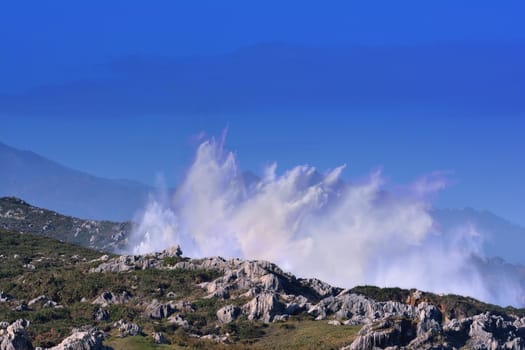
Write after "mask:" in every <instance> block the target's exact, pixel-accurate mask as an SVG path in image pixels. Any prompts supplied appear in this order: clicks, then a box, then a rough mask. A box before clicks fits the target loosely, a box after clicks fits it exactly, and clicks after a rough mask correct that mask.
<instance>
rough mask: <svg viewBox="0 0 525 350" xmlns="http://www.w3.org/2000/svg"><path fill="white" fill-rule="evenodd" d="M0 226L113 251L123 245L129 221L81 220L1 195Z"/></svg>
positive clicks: (129, 226) (129, 225)
mask: <svg viewBox="0 0 525 350" xmlns="http://www.w3.org/2000/svg"><path fill="white" fill-rule="evenodd" d="M0 229H4V230H9V231H13V232H20V233H25V234H33V235H39V236H47V237H51V238H54V239H58V240H60V241H62V242H68V243H73V244H77V245H79V246H82V247H87V248H92V249H97V250H103V251H106V252H115V251H118V250H120V249H122V248H124V247H125V245H126V243H127V239H128V237H129V234H130V232H131V222H111V221H95V220H83V219H79V218H75V217H71V216H66V215H62V214H60V213H57V212H54V211H51V210H47V209H43V208H37V207H34V206H32V205H30V204H28V203H26V202H24V201H23V200H21V199H19V198H15V197H3V198H0Z"/></svg>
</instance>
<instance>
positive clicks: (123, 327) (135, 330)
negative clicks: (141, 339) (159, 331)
mask: <svg viewBox="0 0 525 350" xmlns="http://www.w3.org/2000/svg"><path fill="white" fill-rule="evenodd" d="M113 327H114V328H116V329H117V330H119V331H120V336H121V337H127V336H130V337H133V336H135V335H141V334H142V328H140V326H139V325H137V324H136V323H133V322H126V321H125V320H119V321H117V322H115V323H114V324H113Z"/></svg>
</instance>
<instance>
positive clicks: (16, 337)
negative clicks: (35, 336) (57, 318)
mask: <svg viewBox="0 0 525 350" xmlns="http://www.w3.org/2000/svg"><path fill="white" fill-rule="evenodd" d="M28 326H29V321H27V320H23V319H20V320H17V321H15V322H13V323H12V324H10V325H9V326H7V328H6V329H5V332H3V333H4V334H3V335H2V336H0V350H33V345H32V344H31V340H30V339H29V336H28V335H27V332H26V327H28Z"/></svg>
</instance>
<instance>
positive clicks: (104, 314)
mask: <svg viewBox="0 0 525 350" xmlns="http://www.w3.org/2000/svg"><path fill="white" fill-rule="evenodd" d="M93 319H94V320H97V321H108V320H109V311H108V310H106V309H103V308H101V307H99V308H98V309H97V310H96V311H95V312H94V313H93Z"/></svg>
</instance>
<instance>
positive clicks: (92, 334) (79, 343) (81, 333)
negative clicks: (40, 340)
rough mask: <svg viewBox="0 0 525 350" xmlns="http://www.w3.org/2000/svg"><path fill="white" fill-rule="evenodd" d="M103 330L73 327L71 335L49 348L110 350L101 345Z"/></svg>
mask: <svg viewBox="0 0 525 350" xmlns="http://www.w3.org/2000/svg"><path fill="white" fill-rule="evenodd" d="M103 341H104V332H102V331H100V330H98V329H97V328H91V329H88V330H81V329H73V331H72V333H71V335H70V336H69V337H67V338H66V339H64V340H63V341H62V342H61V343H60V344H58V345H57V346H54V347H52V348H50V349H49V350H110V349H109V348H107V347H105V346H104V345H102V342H103Z"/></svg>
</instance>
